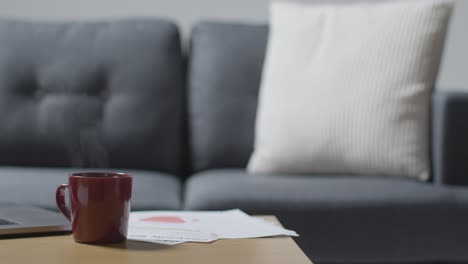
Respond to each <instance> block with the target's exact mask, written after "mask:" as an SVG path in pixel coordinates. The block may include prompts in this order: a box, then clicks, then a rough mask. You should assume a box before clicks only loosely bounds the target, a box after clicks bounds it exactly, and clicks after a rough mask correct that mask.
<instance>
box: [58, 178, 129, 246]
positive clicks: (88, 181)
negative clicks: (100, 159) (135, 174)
mask: <svg viewBox="0 0 468 264" xmlns="http://www.w3.org/2000/svg"><path fill="white" fill-rule="evenodd" d="M65 189H68V190H69V194H70V209H71V210H68V208H67V207H66V205H65ZM131 195H132V177H131V176H130V175H128V174H124V173H114V172H82V173H73V174H71V175H70V176H69V177H68V184H62V185H60V186H59V187H58V188H57V191H56V201H57V206H58V208H59V209H60V211H61V212H62V214H63V215H65V217H66V218H67V219H68V220H69V221H70V222H71V224H72V232H73V238H74V239H75V241H76V242H80V243H116V242H119V241H122V240H125V239H126V237H127V228H128V217H129V214H130V198H131Z"/></svg>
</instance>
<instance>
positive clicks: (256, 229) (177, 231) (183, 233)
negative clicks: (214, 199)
mask: <svg viewBox="0 0 468 264" xmlns="http://www.w3.org/2000/svg"><path fill="white" fill-rule="evenodd" d="M280 235H285V236H298V234H297V233H296V232H294V231H292V230H287V229H284V228H282V227H280V226H277V225H275V224H273V223H270V222H267V221H265V220H263V219H259V218H254V217H251V216H249V215H247V214H246V213H244V212H242V211H241V210H238V209H235V210H228V211H207V212H196V211H143V212H132V213H130V221H129V227H128V235H127V238H128V239H129V240H134V241H141V242H148V243H159V244H164V245H175V244H180V243H184V242H201V243H209V242H212V241H215V240H218V239H235V238H255V237H267V236H280Z"/></svg>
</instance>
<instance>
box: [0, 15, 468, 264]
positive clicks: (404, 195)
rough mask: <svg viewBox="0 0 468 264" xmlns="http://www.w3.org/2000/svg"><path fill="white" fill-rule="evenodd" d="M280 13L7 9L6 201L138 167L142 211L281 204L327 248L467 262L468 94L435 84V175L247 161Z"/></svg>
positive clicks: (2, 143)
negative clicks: (108, 16)
mask: <svg viewBox="0 0 468 264" xmlns="http://www.w3.org/2000/svg"><path fill="white" fill-rule="evenodd" d="M267 35H268V28H267V26H265V25H246V24H229V23H216V22H203V23H199V24H198V25H196V26H195V27H194V28H193V31H192V32H191V34H190V45H189V49H188V50H187V51H183V50H182V48H181V44H180V37H179V33H178V29H177V27H176V26H175V25H174V24H173V23H172V22H169V21H165V20H157V19H146V20H143V19H141V20H140V19H139V20H119V21H112V22H86V23H84V22H80V23H78V22H76V23H57V22H55V23H32V22H22V21H15V20H5V19H4V20H1V21H0V120H1V122H0V200H2V201H14V202H20V203H26V204H31V205H36V206H40V207H44V208H48V209H52V210H54V209H55V200H54V191H55V187H56V186H57V185H58V184H60V183H62V182H64V181H66V176H67V174H68V173H69V172H71V171H81V170H97V169H100V170H112V171H114V170H117V171H124V172H129V173H131V174H132V175H133V176H134V189H133V191H134V195H133V201H132V208H133V209H134V210H157V209H168V210H180V209H186V210H222V209H230V208H240V209H242V210H245V211H246V212H248V213H251V214H274V215H276V216H278V218H279V219H280V220H281V221H282V222H283V224H284V225H286V226H287V227H288V228H292V229H295V230H296V231H298V232H299V234H300V235H301V236H300V237H299V238H298V239H297V242H298V244H299V245H300V246H301V248H302V249H303V250H304V251H305V252H306V254H307V255H308V256H309V257H310V258H311V259H313V260H314V262H315V263H438V262H441V263H450V262H459V263H462V262H466V263H468V250H467V245H468V187H467V186H466V184H467V183H468V176H467V175H466V171H467V170H468V162H466V161H465V157H468V137H467V136H466V135H468V123H467V122H465V115H467V114H468V95H466V94H464V93H448V92H435V93H434V97H433V98H434V100H433V104H432V111H433V114H432V117H433V118H432V129H431V134H432V164H433V175H432V181H431V182H427V183H423V182H417V181H414V180H409V179H405V178H403V177H401V178H399V177H379V175H375V176H360V175H270V176H253V175H248V174H247V173H246V171H245V169H244V168H245V166H246V163H247V161H248V158H249V156H250V154H251V152H252V146H253V134H254V123H255V112H256V104H257V95H258V87H259V83H260V76H261V70H262V64H263V58H264V53H265V46H266V41H267Z"/></svg>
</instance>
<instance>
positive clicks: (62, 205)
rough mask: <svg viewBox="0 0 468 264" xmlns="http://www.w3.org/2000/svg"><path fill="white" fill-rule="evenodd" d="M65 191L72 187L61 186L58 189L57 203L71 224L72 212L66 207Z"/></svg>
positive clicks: (56, 194)
mask: <svg viewBox="0 0 468 264" xmlns="http://www.w3.org/2000/svg"><path fill="white" fill-rule="evenodd" d="M65 189H69V190H70V187H69V186H68V184H65V183H64V184H60V186H59V187H57V191H56V192H55V201H56V202H57V207H58V209H59V210H60V212H62V214H63V215H64V216H65V217H66V218H67V219H68V221H70V222H71V217H70V210H68V208H67V206H66V205H65Z"/></svg>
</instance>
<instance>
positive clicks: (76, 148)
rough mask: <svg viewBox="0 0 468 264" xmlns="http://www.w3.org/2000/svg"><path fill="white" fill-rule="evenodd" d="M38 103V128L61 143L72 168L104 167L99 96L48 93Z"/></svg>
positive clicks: (101, 108) (106, 162)
mask: <svg viewBox="0 0 468 264" xmlns="http://www.w3.org/2000/svg"><path fill="white" fill-rule="evenodd" d="M44 100H49V102H44V103H43V104H41V106H40V107H39V122H38V125H39V131H40V133H41V134H43V135H46V136H47V137H48V138H50V137H51V136H52V137H53V139H54V141H55V140H56V141H60V142H62V144H63V148H64V149H65V151H66V153H67V155H68V160H69V162H70V165H71V166H72V167H74V168H108V167H109V154H108V151H107V149H106V147H105V143H104V138H103V135H102V126H101V124H102V115H103V113H102V111H103V104H102V101H101V98H99V97H97V96H94V95H89V94H73V95H72V96H70V94H63V95H60V94H58V95H55V96H48V97H47V98H46V99H44Z"/></svg>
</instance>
